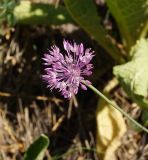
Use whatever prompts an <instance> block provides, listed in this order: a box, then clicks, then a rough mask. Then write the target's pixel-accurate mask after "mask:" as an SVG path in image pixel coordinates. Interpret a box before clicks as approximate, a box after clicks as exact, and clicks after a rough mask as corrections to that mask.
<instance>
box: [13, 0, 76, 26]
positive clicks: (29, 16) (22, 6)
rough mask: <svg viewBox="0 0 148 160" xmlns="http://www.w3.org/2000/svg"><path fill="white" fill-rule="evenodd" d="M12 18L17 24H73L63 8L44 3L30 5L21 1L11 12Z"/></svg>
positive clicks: (23, 0)
mask: <svg viewBox="0 0 148 160" xmlns="http://www.w3.org/2000/svg"><path fill="white" fill-rule="evenodd" d="M13 14H14V18H15V19H16V22H17V23H19V24H27V25H34V24H43V25H44V24H48V25H51V24H54V25H60V24H65V23H73V22H74V21H73V19H72V18H71V16H70V15H69V13H68V12H67V10H66V9H65V7H63V6H59V7H58V8H55V6H54V5H50V4H45V3H32V2H30V1H25V0H22V1H21V2H20V3H19V4H18V5H17V6H16V7H15V8H14V11H13Z"/></svg>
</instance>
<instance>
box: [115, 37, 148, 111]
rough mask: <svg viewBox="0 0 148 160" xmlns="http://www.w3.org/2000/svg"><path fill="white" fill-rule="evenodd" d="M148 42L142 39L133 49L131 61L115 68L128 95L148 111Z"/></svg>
mask: <svg viewBox="0 0 148 160" xmlns="http://www.w3.org/2000/svg"><path fill="white" fill-rule="evenodd" d="M147 53H148V40H146V39H141V40H139V41H138V42H137V44H136V45H135V46H134V47H133V48H132V50H131V55H133V57H132V59H131V61H129V62H127V63H126V64H123V65H120V66H116V67H114V74H115V75H116V77H117V78H118V80H119V81H120V83H121V85H122V86H123V88H124V89H125V91H126V93H127V94H128V95H129V97H131V98H132V99H133V100H134V101H135V102H136V103H138V104H139V105H140V106H141V107H143V108H146V109H148V100H146V97H147V96H148V54H147Z"/></svg>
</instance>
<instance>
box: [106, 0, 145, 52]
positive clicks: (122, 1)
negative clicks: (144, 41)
mask: <svg viewBox="0 0 148 160" xmlns="http://www.w3.org/2000/svg"><path fill="white" fill-rule="evenodd" d="M106 2H107V5H108V7H109V9H110V11H111V13H112V14H113V16H114V18H115V19H116V22H117V24H118V28H119V30H120V33H121V36H122V38H123V42H124V44H125V46H126V47H127V49H130V47H131V46H133V45H134V44H135V42H136V40H137V39H139V36H140V34H141V32H142V30H143V28H144V27H145V25H146V22H147V19H148V0H106Z"/></svg>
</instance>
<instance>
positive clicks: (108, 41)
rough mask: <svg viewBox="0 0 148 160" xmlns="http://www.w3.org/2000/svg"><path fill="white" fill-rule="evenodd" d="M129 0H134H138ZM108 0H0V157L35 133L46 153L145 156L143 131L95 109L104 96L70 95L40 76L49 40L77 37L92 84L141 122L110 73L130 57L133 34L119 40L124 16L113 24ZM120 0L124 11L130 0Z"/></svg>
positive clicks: (10, 157)
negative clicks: (89, 61) (44, 139)
mask: <svg viewBox="0 0 148 160" xmlns="http://www.w3.org/2000/svg"><path fill="white" fill-rule="evenodd" d="M115 1H120V0H115ZM127 1H128V0H124V3H125V4H126V3H127ZM139 1H140V0H139ZM142 1H143V0H142ZM145 2H146V1H145ZM119 3H120V2H119ZM134 3H135V4H136V3H137V6H138V7H140V6H139V4H138V3H141V1H140V2H137V1H136V0H134ZM108 4H109V3H108ZM108 4H107V3H106V1H105V0H86V1H85V0H82V1H78V0H73V1H72V0H65V1H64V0H30V1H29V0H20V1H18V0H1V1H0V160H21V159H22V157H23V155H24V152H25V150H26V149H27V148H28V146H29V145H30V144H31V143H32V142H33V141H34V140H35V139H36V138H37V137H38V136H39V135H40V134H42V133H44V134H46V135H47V136H48V137H49V139H50V145H49V148H48V150H47V151H46V154H45V159H53V160H62V159H63V160H101V159H102V160H109V157H111V158H112V160H146V159H148V143H147V142H148V136H147V134H145V133H144V132H141V131H140V130H138V129H137V128H136V127H135V126H133V125H132V124H131V123H129V122H128V121H127V119H126V118H123V117H122V116H121V115H119V114H118V113H113V114H112V113H111V112H112V111H107V113H111V114H110V117H112V119H111V118H109V116H108V115H107V116H106V113H105V112H106V111H105V112H103V114H100V113H102V112H101V111H100V108H101V106H105V105H106V104H104V102H101V100H99V98H98V97H97V96H96V95H95V94H94V93H93V92H92V91H90V90H89V89H88V90H87V91H82V90H80V91H79V93H78V95H77V96H76V102H75V103H73V102H71V101H69V100H66V99H64V98H63V97H62V96H61V95H60V94H59V93H58V92H56V91H53V92H50V90H49V89H47V88H46V84H45V83H43V82H42V79H41V75H42V73H43V66H42V60H41V58H42V57H43V54H44V53H45V52H46V51H47V49H49V48H50V46H51V45H53V44H56V45H57V46H59V47H60V48H62V42H63V39H66V40H70V41H75V42H77V43H81V42H82V43H83V44H84V46H85V48H92V49H93V50H94V51H95V57H94V59H93V64H94V70H93V76H91V77H89V80H90V81H91V82H92V84H93V85H94V86H96V87H97V88H98V89H100V90H101V91H102V92H104V93H105V94H106V95H107V96H109V97H110V98H112V99H113V100H114V101H115V102H116V103H117V104H119V105H120V106H121V107H122V109H124V110H125V111H126V112H127V113H128V114H129V115H130V116H131V117H133V118H135V119H137V120H138V121H139V122H140V123H143V124H145V123H144V122H146V121H143V119H142V113H143V110H142V109H141V108H139V107H138V105H139V104H137V103H135V102H134V101H133V99H131V98H129V97H128V96H127V94H125V92H124V91H123V89H122V87H121V86H120V85H119V83H118V82H117V81H116V78H115V76H114V75H113V73H112V72H113V66H115V65H119V64H123V63H125V62H127V61H128V60H129V59H130V58H129V57H130V56H129V55H127V53H128V52H129V50H130V49H129V48H130V46H132V45H134V44H135V41H134V40H131V41H125V39H124V37H123V35H122V34H121V33H122V31H121V30H120V27H121V28H122V26H124V24H123V25H122V26H120V25H119V21H118V19H117V21H116V17H115V16H114V13H113V14H112V11H110V6H111V5H110V4H109V5H108ZM135 4H133V6H136V5H135ZM112 5H114V4H112ZM126 5H127V6H128V9H129V10H128V12H129V13H131V12H132V7H133V6H132V2H131V3H130V2H129V5H128V3H127V4H126ZM137 6H136V7H137ZM122 7H123V6H122V5H121V8H122ZM130 7H131V8H130ZM123 8H124V7H123ZM126 9H127V8H126ZM136 9H138V8H136ZM136 9H135V10H136ZM125 11H126V10H125ZM136 11H137V10H136ZM139 12H140V13H141V12H142V11H141V10H140V11H139ZM124 13H125V14H126V12H124ZM140 13H139V14H140ZM116 14H117V13H116ZM142 14H143V13H142ZM133 17H134V16H133ZM137 19H138V18H137ZM145 19H147V15H146V18H145ZM145 19H143V21H145ZM140 20H141V18H139V20H138V22H140ZM133 23H134V22H133ZM136 24H138V23H136ZM139 26H140V24H139V25H138V26H137V27H139ZM139 30H140V29H139ZM130 33H132V31H131V32H130ZM142 33H144V32H142ZM132 34H134V33H132ZM134 36H135V34H134ZM137 37H138V36H137ZM137 37H136V38H135V39H138V38H137ZM145 37H147V34H145ZM123 39H124V40H123ZM127 39H128V38H127ZM129 39H130V38H129ZM118 53H119V54H118ZM112 84H113V85H112ZM147 115H148V114H147ZM147 115H146V116H147ZM146 116H145V117H146ZM100 121H102V123H103V122H104V124H107V126H106V127H104V126H103V124H101V122H100ZM99 122H100V124H99ZM102 126H103V127H102ZM107 157H108V158H107Z"/></svg>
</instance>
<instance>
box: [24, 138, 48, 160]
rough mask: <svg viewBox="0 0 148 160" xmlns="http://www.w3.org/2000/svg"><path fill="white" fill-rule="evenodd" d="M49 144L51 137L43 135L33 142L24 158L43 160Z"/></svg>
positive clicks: (26, 159) (27, 159)
mask: <svg viewBox="0 0 148 160" xmlns="http://www.w3.org/2000/svg"><path fill="white" fill-rule="evenodd" d="M48 145H49V139H48V137H46V136H45V135H41V136H40V137H39V138H38V139H37V140H35V142H33V143H32V144H31V146H30V147H29V148H28V150H27V151H26V153H25V155H24V160H43V158H44V153H45V151H46V149H47V147H48Z"/></svg>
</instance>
